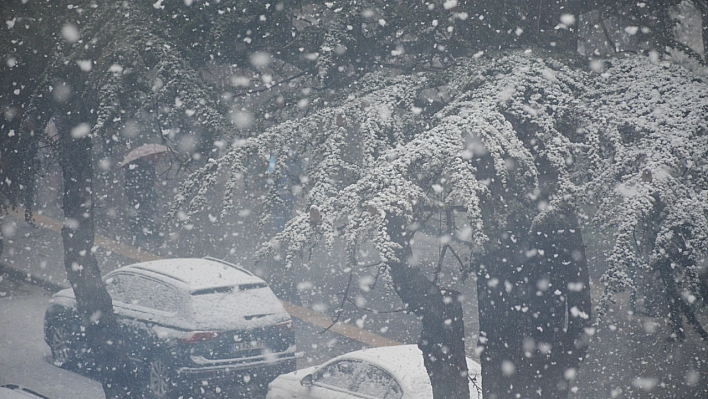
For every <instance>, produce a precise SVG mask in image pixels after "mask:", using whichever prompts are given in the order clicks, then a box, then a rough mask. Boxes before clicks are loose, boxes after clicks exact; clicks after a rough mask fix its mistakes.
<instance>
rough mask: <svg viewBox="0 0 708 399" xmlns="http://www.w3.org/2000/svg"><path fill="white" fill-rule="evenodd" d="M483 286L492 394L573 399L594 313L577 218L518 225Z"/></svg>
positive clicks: (486, 380) (485, 363) (485, 364)
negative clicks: (571, 391)
mask: <svg viewBox="0 0 708 399" xmlns="http://www.w3.org/2000/svg"><path fill="white" fill-rule="evenodd" d="M477 284H478V285H477V290H478V301H479V323H480V340H479V345H480V347H481V348H482V349H483V352H482V356H481V361H482V381H483V384H482V389H483V393H484V397H485V398H486V399H489V398H496V399H501V398H517V397H522V398H534V397H536V398H566V397H567V396H568V391H569V388H570V383H571V382H572V378H573V376H574V375H575V371H577V368H578V366H579V364H580V362H581V360H582V359H583V358H584V356H585V351H586V343H585V342H584V341H583V339H584V338H585V335H584V334H585V331H584V329H585V327H587V326H589V325H590V316H591V302H590V285H589V276H588V270H587V260H586V259H585V247H584V245H583V242H582V235H581V232H580V228H579V225H578V223H577V219H576V217H575V215H574V214H573V213H572V212H571V211H569V210H564V211H558V212H556V213H553V214H552V215H549V216H548V217H547V218H546V219H545V220H543V221H542V223H540V225H538V226H535V228H534V229H533V230H532V231H529V229H523V228H521V227H520V228H517V229H516V231H514V232H513V233H510V234H509V235H508V237H507V238H506V239H503V240H501V248H499V250H498V251H495V252H494V253H491V254H489V255H488V256H487V257H486V258H485V260H484V262H483V264H482V265H481V267H480V269H479V278H478V283H477Z"/></svg>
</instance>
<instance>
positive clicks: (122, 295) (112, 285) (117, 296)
mask: <svg viewBox="0 0 708 399" xmlns="http://www.w3.org/2000/svg"><path fill="white" fill-rule="evenodd" d="M125 277H126V276H125V275H121V274H119V275H116V276H112V277H109V278H107V279H106V290H107V291H108V295H110V296H111V299H113V301H117V302H122V303H127V294H126V292H125V282H124V280H125Z"/></svg>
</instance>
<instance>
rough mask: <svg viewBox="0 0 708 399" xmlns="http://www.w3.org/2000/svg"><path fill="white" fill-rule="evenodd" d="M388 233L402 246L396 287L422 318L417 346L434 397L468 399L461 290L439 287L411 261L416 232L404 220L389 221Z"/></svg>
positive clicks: (393, 270) (392, 268)
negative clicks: (409, 261) (421, 327)
mask: <svg viewBox="0 0 708 399" xmlns="http://www.w3.org/2000/svg"><path fill="white" fill-rule="evenodd" d="M388 232H389V234H391V238H392V240H394V241H395V242H396V243H397V244H399V245H400V246H401V247H400V249H399V250H398V251H397V252H396V256H397V258H398V259H399V262H396V263H393V264H389V268H390V271H391V277H392V279H393V284H394V288H395V289H396V293H397V294H398V296H399V297H400V298H401V300H402V301H403V303H404V304H405V305H406V306H407V308H408V310H410V311H411V312H413V313H414V314H416V315H417V316H418V317H420V318H421V319H422V323H423V329H422V331H421V334H420V341H419V342H418V347H419V348H420V350H421V351H422V352H423V361H424V363H425V368H426V370H427V371H428V376H429V377H430V383H431V385H432V387H433V398H435V399H462V398H464V399H468V398H469V397H470V391H469V385H468V380H467V373H468V370H467V362H466V356H465V343H464V337H465V331H464V322H463V319H462V317H463V314H462V304H461V302H460V300H459V297H460V293H458V292H456V291H452V290H446V289H443V288H441V287H439V286H438V285H436V284H434V283H433V282H432V281H430V280H429V279H428V278H427V277H426V276H425V274H424V273H423V272H422V271H421V270H420V268H418V267H413V266H410V265H409V264H408V259H410V257H411V255H412V250H411V246H410V244H409V242H410V239H411V238H413V237H412V235H413V233H412V232H409V231H406V226H405V225H403V222H402V221H400V220H397V219H394V220H392V221H390V222H389V224H388Z"/></svg>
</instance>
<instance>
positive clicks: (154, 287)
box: [106, 274, 181, 313]
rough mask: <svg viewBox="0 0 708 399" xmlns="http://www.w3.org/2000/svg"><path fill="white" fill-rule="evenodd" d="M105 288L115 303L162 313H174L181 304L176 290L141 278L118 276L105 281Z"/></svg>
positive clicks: (126, 275)
mask: <svg viewBox="0 0 708 399" xmlns="http://www.w3.org/2000/svg"><path fill="white" fill-rule="evenodd" d="M106 288H107V290H108V293H109V294H110V295H111V298H113V300H115V301H119V302H122V303H125V304H129V305H137V306H141V307H144V308H150V309H155V310H158V311H162V312H168V313H173V312H176V311H178V310H179V307H180V303H181V300H180V295H179V293H178V292H177V290H175V289H174V288H172V287H170V286H168V285H166V284H164V283H162V282H160V281H157V280H153V279H149V278H145V277H142V276H135V275H129V274H119V275H116V276H113V277H111V278H108V279H106Z"/></svg>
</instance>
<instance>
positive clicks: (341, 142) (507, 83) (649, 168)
mask: <svg viewBox="0 0 708 399" xmlns="http://www.w3.org/2000/svg"><path fill="white" fill-rule="evenodd" d="M607 64H608V67H607V69H606V70H604V71H602V72H601V73H598V72H594V71H590V70H589V68H587V66H586V64H585V63H584V62H582V63H579V62H578V60H577V59H562V58H560V57H559V56H558V55H557V54H555V55H554V54H548V53H532V52H530V51H526V52H521V51H517V52H502V53H496V54H488V55H485V56H482V57H478V58H470V59H462V60H458V63H457V65H456V66H455V67H453V68H450V69H448V70H447V71H445V72H424V73H420V72H418V73H409V74H401V73H399V74H393V73H387V72H385V71H381V72H376V73H370V74H368V75H366V76H364V77H363V78H362V79H361V80H359V81H358V82H356V83H355V84H353V85H351V86H350V87H349V88H348V89H347V90H342V91H341V93H338V95H337V97H336V98H334V99H333V98H327V99H325V98H323V99H321V100H319V101H317V100H316V101H312V102H311V104H312V107H313V108H312V110H311V112H310V114H309V115H308V116H306V117H302V118H300V119H290V120H287V121H285V122H283V123H280V124H278V125H275V126H273V127H271V128H269V129H267V130H265V131H264V132H262V133H261V134H260V135H257V136H255V137H252V138H248V139H245V140H238V141H236V144H235V145H234V146H233V147H232V149H231V150H230V151H229V152H228V154H226V156H224V157H222V158H220V159H216V160H213V161H210V165H208V166H207V167H209V168H213V170H216V169H217V168H216V167H214V165H218V169H219V170H228V171H229V172H228V173H231V175H232V176H240V175H241V174H243V173H246V172H247V166H248V164H249V163H250V162H251V161H252V159H254V157H257V158H260V159H268V157H269V156H270V154H273V155H274V159H275V166H274V167H275V173H276V174H278V173H281V172H282V171H283V170H284V168H286V167H287V166H286V165H287V162H288V153H289V152H293V151H294V152H296V153H297V154H298V155H299V157H300V159H301V160H303V167H304V168H303V173H302V175H301V176H299V179H298V181H297V182H296V183H293V184H299V185H300V187H299V189H298V190H297V192H298V193H299V195H300V199H299V201H300V203H301V204H302V205H303V210H304V211H303V212H301V213H299V214H298V215H296V216H295V217H294V218H293V219H291V220H290V221H289V222H288V223H287V224H286V225H285V227H284V229H283V230H282V231H280V232H279V233H277V235H276V236H275V237H274V238H273V239H272V240H271V241H270V242H269V243H266V244H265V245H264V247H263V249H262V250H261V251H260V252H259V254H258V256H265V255H267V254H269V253H271V252H273V251H275V250H276V249H277V248H281V245H284V247H285V248H287V251H288V255H287V257H286V259H287V262H288V264H290V262H292V260H293V259H294V257H295V256H296V255H297V254H298V253H301V252H302V251H303V250H305V249H306V248H308V247H309V246H311V245H314V244H315V243H317V242H321V241H324V242H325V243H331V242H332V241H333V240H335V239H337V238H341V239H343V240H345V241H346V242H348V243H350V247H351V248H356V247H357V246H360V245H363V244H364V243H366V242H369V243H371V244H373V245H374V246H375V248H376V249H377V250H378V251H379V254H380V258H381V261H382V262H386V261H389V260H394V257H395V255H394V253H395V251H394V249H395V247H396V245H398V244H396V243H395V240H393V239H392V237H390V236H389V235H388V232H387V230H386V225H387V224H386V218H387V217H388V216H390V215H395V216H396V220H405V222H406V223H407V224H408V226H407V228H408V229H410V230H411V231H413V232H415V231H416V229H417V228H419V227H420V224H421V223H424V222H425V221H426V217H427V216H429V215H430V214H431V212H438V211H445V210H446V211H451V210H454V214H455V215H456V216H455V226H454V229H455V231H454V232H453V233H454V234H456V235H455V237H457V238H460V237H461V239H460V241H461V242H463V243H464V245H466V246H467V247H468V248H469V249H470V254H469V255H470V258H472V259H473V258H474V254H475V253H480V251H481V252H484V251H485V250H490V249H491V248H493V247H494V245H495V242H496V238H497V237H499V235H500V234H504V232H505V231H506V229H507V226H505V223H506V219H505V217H506V215H509V214H511V213H514V212H515V213H519V214H524V215H526V217H528V218H529V220H531V221H532V224H533V220H539V221H541V220H548V219H546V218H548V217H553V216H552V215H553V212H555V211H556V210H559V209H561V208H563V209H568V208H567V207H566V205H569V206H570V207H571V208H573V209H576V210H578V212H580V211H579V210H581V209H582V212H587V213H590V214H594V215H595V218H594V220H596V221H597V222H598V223H599V224H598V226H599V227H600V228H602V229H604V230H605V231H613V232H614V240H613V244H612V249H611V250H610V251H609V253H608V258H607V260H608V262H609V269H608V271H607V272H606V273H605V276H604V278H603V282H604V283H605V284H606V286H607V296H606V298H605V300H606V301H610V300H611V294H612V293H613V292H618V291H622V290H625V289H630V290H633V289H634V283H633V278H634V277H633V276H635V275H636V273H643V272H647V271H651V270H652V268H653V267H655V266H656V264H657V261H656V259H659V258H661V257H662V256H663V257H667V256H669V257H670V256H672V255H670V254H675V253H679V252H680V253H681V254H682V255H681V256H682V258H681V259H683V260H682V262H683V263H681V264H682V265H683V266H680V267H678V269H681V270H684V271H681V270H677V271H676V273H677V274H681V275H684V276H694V277H692V278H693V281H692V282H690V283H689V284H688V285H692V286H695V285H696V284H697V282H696V281H695V276H697V275H698V272H697V270H698V267H700V265H701V264H702V263H705V259H706V253H707V251H708V247H707V245H708V244H707V243H708V239H707V238H706V237H708V228H707V226H706V216H705V215H706V209H707V205H706V189H708V187H707V180H706V179H707V178H706V176H708V173H707V172H708V165H707V164H706V159H708V156H706V155H707V154H706V152H707V151H708V145H707V144H708V139H707V137H708V135H706V131H707V127H706V125H707V121H706V107H707V104H708V102H707V100H706V96H707V95H708V94H707V93H708V87H707V85H706V82H705V81H704V80H702V79H700V78H697V77H695V76H693V75H691V73H690V72H687V71H683V70H681V69H679V68H678V67H674V66H670V65H665V64H655V63H652V62H651V61H650V60H649V59H645V58H642V57H639V56H633V57H627V58H621V59H613V60H611V61H608V62H607ZM316 104H319V105H316ZM203 177H204V171H200V172H197V173H195V175H194V176H193V177H192V178H190V179H189V180H188V182H187V183H186V184H185V185H184V186H183V188H182V191H181V192H180V195H179V196H178V198H177V200H176V202H175V204H174V206H173V213H174V212H176V211H177V210H178V209H181V208H185V207H186V208H187V209H188V212H187V213H188V214H189V213H193V212H197V211H198V208H199V204H201V203H203V196H205V195H208V193H209V192H210V190H206V189H205V186H206V185H210V184H214V183H215V181H214V180H209V179H204V178H203ZM236 182H237V178H235V177H234V178H232V179H231V180H229V182H228V183H227V184H226V187H225V195H224V205H225V206H224V214H226V213H228V212H229V211H230V210H231V206H232V204H233V196H234V195H236V190H235V187H236ZM291 188H292V187H288V188H287V190H290V189H291ZM268 198H271V196H269V197H268ZM313 214H315V215H317V217H316V218H315V217H314V216H313ZM222 216H223V215H222ZM534 218H535V219H534ZM539 223H540V222H539ZM640 236H641V242H639V241H638V240H640V239H639V237H640ZM349 258H350V262H355V257H353V256H350V257H349ZM350 266H352V265H350ZM682 268H683V269H682Z"/></svg>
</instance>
